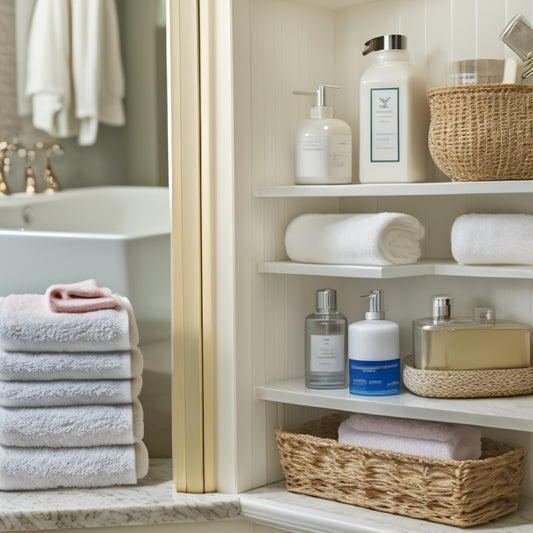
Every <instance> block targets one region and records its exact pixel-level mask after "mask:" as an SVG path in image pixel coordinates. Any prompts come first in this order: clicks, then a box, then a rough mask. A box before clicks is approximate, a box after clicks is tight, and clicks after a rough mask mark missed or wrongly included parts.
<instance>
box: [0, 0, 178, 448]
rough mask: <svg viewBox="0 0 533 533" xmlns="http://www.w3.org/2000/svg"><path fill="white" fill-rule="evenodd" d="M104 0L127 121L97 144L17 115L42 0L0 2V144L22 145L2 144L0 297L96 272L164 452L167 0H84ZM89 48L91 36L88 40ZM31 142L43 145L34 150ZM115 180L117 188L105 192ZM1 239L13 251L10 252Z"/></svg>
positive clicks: (151, 444) (100, 134)
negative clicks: (135, 344) (5, 155)
mask: <svg viewBox="0 0 533 533" xmlns="http://www.w3.org/2000/svg"><path fill="white" fill-rule="evenodd" d="M61 1H64V2H65V3H66V4H67V5H68V4H70V3H71V0H61ZM106 2H109V3H110V4H111V3H112V4H113V5H114V6H116V14H117V27H118V31H117V36H118V38H119V43H120V55H121V57H120V59H121V64H122V69H123V73H124V81H125V84H124V85H125V96H124V99H123V105H124V111H125V123H124V125H117V126H111V125H106V124H103V123H101V122H100V123H99V124H98V128H97V135H96V139H95V142H94V143H93V144H89V145H87V146H81V145H80V142H79V136H69V137H66V138H58V137H54V136H51V135H50V134H48V133H46V132H45V131H42V130H40V129H36V128H35V124H34V121H33V117H32V114H31V113H30V114H29V115H27V114H24V113H22V114H21V113H20V112H19V111H20V106H21V103H22V100H21V98H20V96H19V95H20V94H24V90H23V89H21V87H23V86H24V84H25V81H24V73H25V72H26V68H27V64H26V57H27V54H28V46H27V45H28V42H29V40H28V32H29V29H30V22H31V20H32V17H33V16H34V14H35V8H36V5H37V4H38V3H39V0H0V47H1V50H2V54H0V143H1V142H2V141H4V140H5V141H7V143H8V144H9V143H10V142H12V141H13V140H14V139H18V141H17V142H19V143H20V144H21V145H22V146H18V147H15V148H14V149H12V150H11V149H9V150H8V152H9V165H8V168H7V172H6V182H7V185H8V186H9V189H10V192H11V195H10V196H4V197H0V248H1V249H3V250H4V254H3V256H2V257H3V259H6V258H8V259H9V264H4V266H3V267H2V268H3V270H4V271H6V272H7V270H9V272H10V274H9V275H7V276H6V275H3V276H1V279H2V280H3V285H2V286H1V287H0V296H6V295H8V294H11V293H14V292H18V293H20V292H38V293H42V292H44V290H46V288H47V286H48V285H50V284H56V283H74V282H77V281H81V280H83V279H89V278H94V279H97V281H98V283H99V284H100V285H101V286H108V287H110V288H111V289H112V290H114V291H116V292H118V293H119V294H121V295H123V296H127V297H129V298H130V300H131V302H132V304H133V308H134V311H135V315H136V317H137V318H138V326H139V333H140V347H141V351H142V353H143V356H144V370H143V388H142V392H141V395H140V397H139V399H140V401H141V404H142V407H143V410H144V429H145V431H144V434H145V436H144V442H145V444H146V445H147V447H148V450H149V453H150V456H151V457H170V455H171V442H170V439H171V413H170V406H171V398H170V394H171V377H170V376H171V368H170V367H171V363H170V361H171V354H170V344H171V343H170V220H169V218H170V213H169V205H170V204H169V197H168V187H167V185H168V176H167V173H168V166H167V140H166V139H167V127H166V79H165V77H166V66H165V64H166V58H165V52H166V47H165V10H164V8H165V2H164V0H88V1H86V2H85V3H86V4H88V5H91V6H93V5H97V4H100V3H106ZM52 20H53V19H47V18H46V17H44V16H43V17H40V18H39V20H38V21H37V22H38V23H40V24H41V25H42V28H41V29H42V30H43V32H44V33H47V32H48V33H50V31H52V33H53V28H52V27H53V26H54V23H53V22H52ZM50 26H52V27H50ZM77 38H79V33H76V34H75V33H74V32H73V33H72V39H77ZM89 45H90V46H95V47H97V45H98V43H97V42H95V40H94V39H93V40H91V41H90V42H89ZM105 49H106V50H107V49H108V44H106V48H105ZM42 61H43V62H46V65H41V66H46V67H47V68H48V67H49V68H53V67H54V65H56V64H57V62H58V58H57V57H55V56H54V57H46V56H44V59H42ZM56 66H57V65H56ZM21 72H22V74H21ZM21 90H22V93H21ZM38 142H40V143H42V147H37V148H36V147H35V144H36V143H38ZM58 147H59V148H58ZM47 150H48V151H49V152H50V154H49V155H50V161H51V166H52V168H53V172H54V176H56V177H57V181H58V182H59V184H60V186H61V189H62V191H61V192H60V193H58V194H52V195H46V194H42V191H43V188H44V181H43V175H44V173H45V170H46V169H45V167H46V165H45V154H46V151H47ZM28 165H29V166H30V167H31V172H32V173H34V176H30V177H33V178H34V179H35V183H34V185H35V186H36V188H37V191H38V192H37V194H33V195H26V194H24V190H25V187H26V186H27V185H28V183H30V182H31V180H28ZM4 167H5V165H4ZM111 185H118V186H121V187H100V186H111ZM13 193H19V194H13ZM8 243H9V244H8ZM8 246H12V247H14V248H10V250H11V251H10V252H8V251H7V250H8ZM92 246H94V248H91V247H92ZM58 254H62V255H58ZM4 263H5V261H4ZM1 273H2V272H1V270H0V274H1Z"/></svg>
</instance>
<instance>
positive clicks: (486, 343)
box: [413, 296, 530, 370]
mask: <svg viewBox="0 0 533 533" xmlns="http://www.w3.org/2000/svg"><path fill="white" fill-rule="evenodd" d="M413 351H414V365H415V368H419V369H421V370H487V369H502V368H520V367H528V366H530V329H529V326H527V325H525V324H519V323H517V322H510V321H504V320H496V316H495V313H494V309H492V308H491V307H482V308H481V307H480V308H474V310H473V316H472V317H457V318H455V317H454V316H453V299H452V298H450V297H449V296H436V297H435V298H433V316H432V317H428V318H420V319H418V320H414V321H413Z"/></svg>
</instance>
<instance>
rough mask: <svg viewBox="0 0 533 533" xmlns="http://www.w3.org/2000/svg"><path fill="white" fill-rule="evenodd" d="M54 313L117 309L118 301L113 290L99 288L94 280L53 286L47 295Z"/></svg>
mask: <svg viewBox="0 0 533 533" xmlns="http://www.w3.org/2000/svg"><path fill="white" fill-rule="evenodd" d="M45 296H46V298H47V299H48V305H49V306H50V310H51V311H53V312H54V313H88V312H90V311H98V310H101V309H115V307H116V306H117V301H116V300H115V298H113V295H112V293H111V289H108V288H107V287H99V286H98V283H97V282H96V280H94V279H87V280H85V281H80V282H79V283H70V284H67V285H51V286H50V287H48V289H47V290H46V293H45Z"/></svg>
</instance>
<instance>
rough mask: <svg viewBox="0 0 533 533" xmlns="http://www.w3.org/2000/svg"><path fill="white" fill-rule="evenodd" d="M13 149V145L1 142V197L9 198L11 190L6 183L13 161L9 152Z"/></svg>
mask: <svg viewBox="0 0 533 533" xmlns="http://www.w3.org/2000/svg"><path fill="white" fill-rule="evenodd" d="M10 149H11V145H10V144H8V143H7V142H6V141H1V142H0V196H7V195H8V194H9V188H8V186H7V183H6V179H5V177H6V175H7V173H8V172H9V168H10V165H11V161H10V159H9V157H8V156H7V152H8V151H9V150H10Z"/></svg>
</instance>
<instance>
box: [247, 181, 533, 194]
mask: <svg viewBox="0 0 533 533" xmlns="http://www.w3.org/2000/svg"><path fill="white" fill-rule="evenodd" d="M523 193H526V194H527V193H533V180H511V181H482V182H479V181H478V182H451V181H449V182H448V181H446V182H434V183H372V184H370V183H358V184H350V185H278V186H276V185H274V186H265V187H259V188H258V189H257V190H256V191H255V196H256V197H258V198H306V197H342V196H345V197H348V196H446V195H453V196H458V195H462V194H523Z"/></svg>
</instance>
